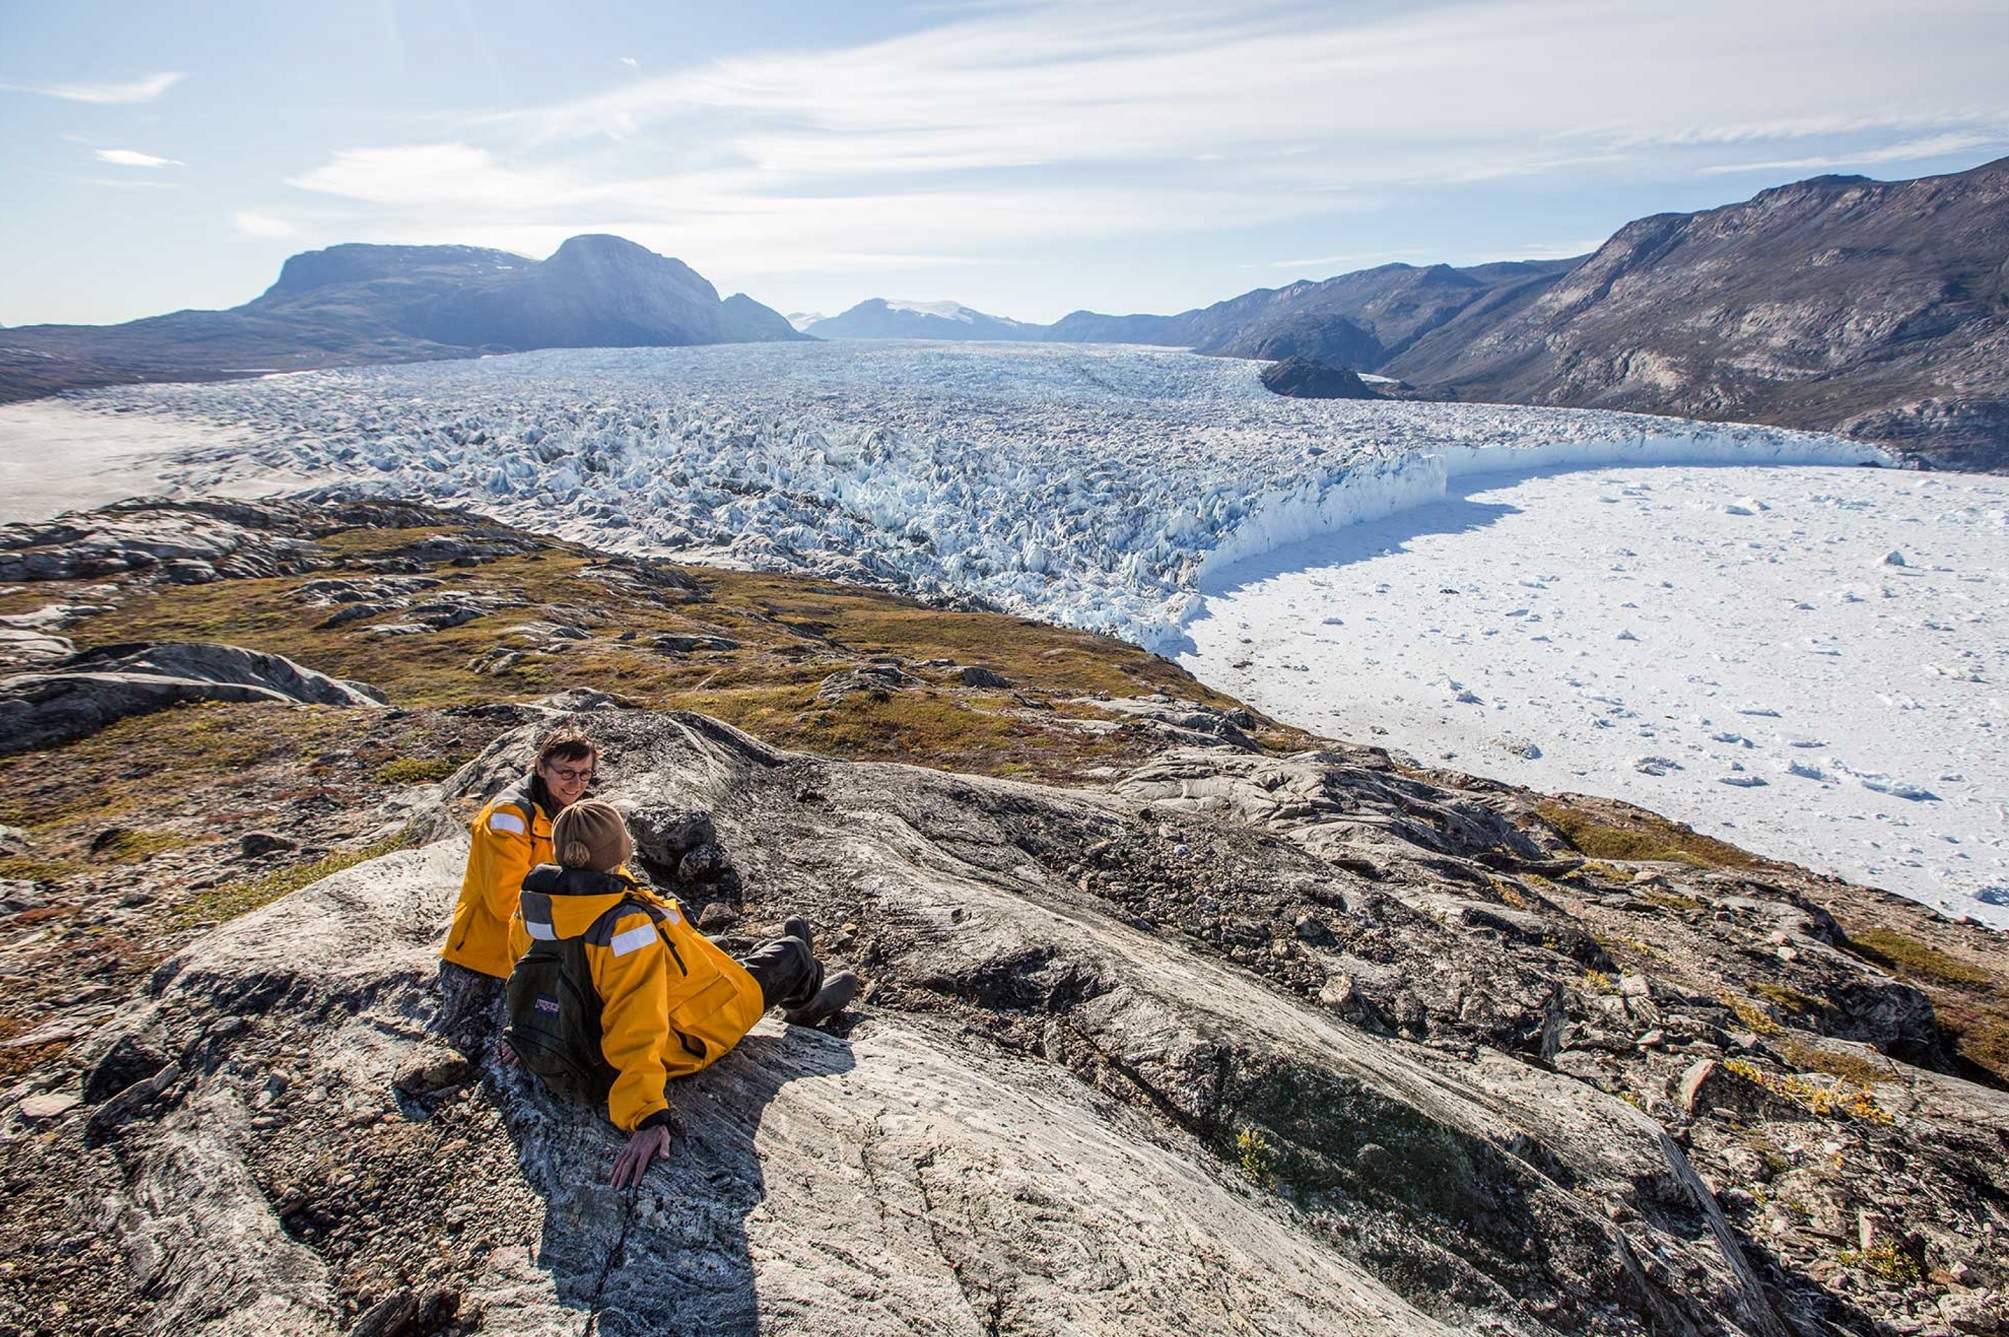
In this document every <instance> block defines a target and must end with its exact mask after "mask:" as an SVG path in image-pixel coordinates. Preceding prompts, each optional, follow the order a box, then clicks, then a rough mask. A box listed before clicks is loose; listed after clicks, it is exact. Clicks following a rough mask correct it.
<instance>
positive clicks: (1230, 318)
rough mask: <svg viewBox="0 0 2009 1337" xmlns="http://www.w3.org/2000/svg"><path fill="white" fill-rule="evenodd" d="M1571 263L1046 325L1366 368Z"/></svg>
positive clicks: (1375, 274) (1308, 290) (1391, 278)
mask: <svg viewBox="0 0 2009 1337" xmlns="http://www.w3.org/2000/svg"><path fill="white" fill-rule="evenodd" d="M1576 263H1577V262H1576V261H1575V260H1529V261H1519V262H1511V263H1504V264H1491V265H1475V266H1473V267H1472V268H1470V269H1453V268H1452V267H1451V266H1449V265H1431V266H1429V267H1428V268H1418V267H1416V266H1414V265H1382V266H1381V267H1379V268H1377V269H1364V270H1360V271H1358V272H1356V273H1352V274H1342V275H1340V276H1339V277H1337V278H1330V279H1326V280H1324V281H1323V282H1319V283H1313V282H1311V281H1309V280H1306V281H1303V282H1298V283H1293V284H1290V285H1288V286H1286V287H1282V288H1258V289H1256V290H1255V291H1254V292H1247V293H1243V294H1242V295H1241V296H1239V297H1234V298H1230V299H1229V300H1227V301H1225V302H1216V303H1215V304H1214V305H1212V306H1209V307H1205V308H1202V309H1200V310H1196V311H1187V312H1183V313H1182V314H1180V315H1176V316H1104V315H1098V314H1096V313H1095V312H1092V311H1076V312H1074V313H1073V314H1071V315H1068V316H1065V317H1063V318H1061V319H1060V320H1059V321H1056V322H1055V323H1054V324H1053V325H1051V326H1049V327H1048V329H1047V334H1046V337H1047V338H1048V339H1052V340H1056V341H1059V342H1063V343H1139V344H1166V345H1171V346H1173V347H1178V348H1191V349H1193V350H1195V351H1197V352H1201V353H1215V354H1219V355H1221V356H1223V357H1250V358H1265V359H1275V360H1282V359H1285V358H1292V357H1298V358H1304V359H1306V360H1308V361H1313V362H1323V363H1325V364H1327V365H1329V366H1335V367H1344V368H1346V369H1348V370H1350V371H1356V372H1358V371H1374V370H1376V369H1378V368H1379V367H1381V366H1382V365H1383V364H1384V363H1387V362H1388V361H1390V360H1391V359H1392V358H1394V357H1395V356H1397V355H1398V354H1400V353H1401V352H1403V351H1404V350H1406V349H1407V348H1408V347H1409V346H1410V345H1411V344H1413V343H1415V342H1416V341H1417V340H1418V339H1420V338H1422V337H1423V336H1424V335H1426V334H1428V333H1430V332H1431V331H1432V330H1435V329H1437V328H1438V327H1439V326H1441V325H1443V324H1445V323H1446V322H1448V321H1450V320H1451V319H1452V318H1453V317H1455V316H1457V315H1459V314H1460V313H1461V312H1464V311H1466V310H1468V309H1471V308H1474V307H1478V308H1480V309H1492V308H1493V307H1496V306H1497V305H1499V304H1500V303H1501V302H1510V301H1512V300H1514V299H1515V297H1516V296H1517V295H1524V294H1525V293H1527V292H1528V291H1531V290H1539V289H1541V288H1543V287H1546V286H1547V285H1548V284H1549V283H1551V282H1553V281H1554V280H1555V278H1556V277H1557V276H1558V275H1560V274H1563V273H1565V272H1567V271H1568V270H1569V269H1570V267H1571V266H1573V265H1575V264H1576Z"/></svg>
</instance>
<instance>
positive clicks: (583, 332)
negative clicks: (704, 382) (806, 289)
mask: <svg viewBox="0 0 2009 1337" xmlns="http://www.w3.org/2000/svg"><path fill="white" fill-rule="evenodd" d="M803 337H804V336H802V335H800V334H798V333H796V331H795V330H794V328H793V327H792V326H790V325H789V323H788V321H787V319H786V318H785V317H783V316H782V315H781V314H780V313H779V312H777V311H774V310H772V309H771V308H769V307H766V306H763V305H761V304H760V303H759V302H756V301H754V300H753V299H752V298H750V297H748V296H746V295H745V294H744V293H735V294H733V295H732V296H731V297H728V298H725V299H723V300H721V299H720V297H719V295H718V290H717V289H716V288H714V287H713V286H712V285H711V283H710V282H709V281H707V280H706V279H705V278H704V276H703V275H701V274H699V273H698V272H697V271H696V270H694V269H692V268H691V267H690V266H689V265H686V264H685V263H683V261H681V260H676V259H673V258H671V257H668V256H661V255H657V254H656V253H655V252H653V251H650V250H648V249H647V248H645V247H642V246H639V245H637V244H636V243H634V242H631V241H627V240H624V239H622V238H620V237H613V236H607V235H604V234H587V235H582V236H577V237H572V238H570V239H568V240H567V241H565V242H564V243H563V244H562V245H560V246H559V248H558V249H557V251H555V252H554V253H553V254H552V255H551V256H550V257H549V258H548V259H545V260H541V261H540V260H533V259H530V258H528V257H525V256H520V255H515V254H513V253H511V252H508V251H499V250H491V249H488V248H484V247H477V246H379V245H373V244H369V243H362V242H349V243H344V244H342V245H338V246H330V247H326V248H324V249H322V250H318V251H305V252H302V253H300V254H298V255H294V256H291V257H289V258H288V259H287V261H286V262H285V264H284V265H283V266H281V268H280V271H279V277H278V278H277V279H276V280H275V281H274V282H273V283H272V285H271V286H270V287H269V288H267V289H266V290H265V291H264V292H263V293H261V294H259V295H258V296H257V297H255V298H253V299H252V300H251V301H249V302H246V303H244V304H243V305H241V306H236V307H231V308H228V309H226V310H222V311H200V310H190V311H176V312H171V313H169V314H167V315H162V316H149V317H146V318H144V319H141V320H135V321H128V322H126V323H124V324H121V325H106V326H97V325H41V326H22V327H16V328H13V329H10V330H8V331H7V334H6V339H5V341H4V344H0V402H5V401H7V400H10V399H29V398H34V397H36V396H38V395H43V394H51V393H55V392H57V391H61V390H70V389H82V388H86V387H89V386H96V385H116V384H122V383H127V382H133V381H171V380H179V381H187V380H215V379H223V378H229V377H233V376H242V375H248V374H256V373H260V372H271V371H299V370H307V369H312V368H319V367H332V366H350V365H357V364H367V363H376V362H420V361H434V360H438V359H444V358H462V357H475V356H479V355H481V354H484V353H499V352H526V351H529V350H530V349H533V348H587V347H631V346H639V347H660V346H679V345H685V344H710V343H742V342H764V341H769V340H792V339H800V338H803Z"/></svg>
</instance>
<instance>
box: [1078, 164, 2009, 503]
mask: <svg viewBox="0 0 2009 1337" xmlns="http://www.w3.org/2000/svg"><path fill="white" fill-rule="evenodd" d="M1046 337H1047V338H1049V339H1059V340H1067V341H1090V342H1092V341H1114V342H1124V343H1151V344H1168V345H1172V346H1175V347H1181V348H1192V349H1196V350H1197V351H1200V352H1204V353H1218V354H1222V355H1224V356H1230V357H1254V358H1269V359H1284V358H1291V357H1298V358H1304V359H1307V360H1310V361H1314V362H1322V363H1325V364H1326V365H1328V366H1334V367H1344V368H1347V369H1350V370H1353V371H1372V372H1382V373H1385V374H1387V375H1390V376H1394V377H1398V378H1400V379H1402V380H1405V381H1410V382H1414V383H1415V384H1416V385H1417V386H1418V387H1419V388H1421V389H1423V390H1424V391H1426V392H1427V393H1429V394H1431V395H1433V396H1437V397H1447V398H1458V399H1469V400H1479V401H1488V402H1497V403H1510V404H1554V405H1563V406H1568V407H1574V408H1625V409H1634V410H1638V411H1641V412H1647V413H1666V414H1675V415H1679V416H1682V417H1695V418H1703V419H1708V420H1712V421H1719V422H1762V423H1772V424H1776V425H1779V426H1785V427H1801V428H1813V429H1818V430H1823V431H1835V432H1840V433H1842V434H1844V435H1848V436H1854V437H1857V438H1859V439H1862V440H1866V441H1874V442H1876V443H1878V444H1880V445H1885V446H1889V447H1892V448H1894V449H1898V450H1906V451H1913V452H1916V453H1917V454H1919V455H1921V456H1923V457H1924V458H1926V459H1929V460H1931V461H1933V462H1935V463H1938V464H1941V465H1945V466H1949V467H1954V468H1973V469H2001V468H2004V467H2009V371H2005V368H2009V159H2003V160H2001V161H1998V162H1993V163H1988V164H1985V165H1983V166H1981V167H1977V168H1974V169H1973V170H1972V171H1967V172H1961V173H1956V174H1954V175H1950V176H1940V177H1928V178H1924V179H1921V180H1916V181H1889V182H1885V181H1871V180H1869V179H1868V178H1866V177H1843V176H1826V177H1816V178H1813V179H1812V180H1808V181H1801V182H1798V183H1795V184H1793V185H1789V186H1781V187H1779V188H1777V189H1775V190H1767V191H1763V192H1761V193H1759V194H1758V195H1757V196H1755V197H1753V198H1752V199H1750V200H1748V201H1746V202H1744V203H1742V204H1733V205H1727V206H1725V207H1723V208H1720V209H1710V210H1705V211H1703V212H1700V213H1694V214H1658V215H1655V216H1653V217H1651V218H1643V219H1640V220H1638V221H1637V222H1633V223H1628V224H1627V225H1626V226H1625V227H1623V228H1621V229H1620V230H1619V231H1618V232H1617V234H1615V235H1614V236H1613V237H1612V238H1611V240H1610V241H1608V242H1606V243H1605V244H1604V245H1603V246H1602V247H1600V248H1599V249H1598V250H1597V251H1596V253H1595V254H1593V255H1591V256H1590V257H1588V258H1581V259H1577V260H1559V261H1534V262H1527V263H1522V264H1497V265H1480V266H1476V267H1474V268H1471V269H1452V268H1450V267H1449V266H1445V265H1436V266H1432V267H1430V268H1428V269H1416V268H1413V267H1411V266H1408V265H1384V266H1382V267H1381V268H1379V269H1370V270H1363V271H1361V272H1359V273H1355V274H1344V275H1341V276H1339V277H1338V278H1333V279H1327V280H1325V281H1324V282H1322V283H1311V282H1302V283H1294V284H1291V285H1290V286H1288V287H1285V288H1278V289H1258V290H1256V291H1255V292H1250V293H1244V294H1243V295H1242V296H1240V297H1236V298H1233V299H1231V300H1229V301H1225V302H1218V303H1216V304H1215V305H1213V306H1210V307H1207V308H1205V309H1203V310H1197V311H1188V312H1185V313H1183V314H1180V315H1176V316H1104V315H1098V314H1096V313H1094V312H1088V311H1077V312H1075V313H1074V314H1072V315H1070V316H1067V317H1066V318H1065V319H1063V320H1061V321H1059V322H1057V323H1056V324H1054V325H1053V326H1051V327H1050V328H1049V330H1048V332H1047V335H1046Z"/></svg>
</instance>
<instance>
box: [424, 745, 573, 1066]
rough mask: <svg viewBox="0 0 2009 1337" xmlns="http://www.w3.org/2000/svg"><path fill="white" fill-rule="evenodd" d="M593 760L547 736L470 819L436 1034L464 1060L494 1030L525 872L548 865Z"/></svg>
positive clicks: (443, 958) (443, 961)
mask: <svg viewBox="0 0 2009 1337" xmlns="http://www.w3.org/2000/svg"><path fill="white" fill-rule="evenodd" d="M599 755H600V754H599V749H598V748H596V747H595V746H594V745H593V742H592V740H590V739H588V738H587V737H585V735H583V734H578V733H573V732H570V731H561V732H557V733H552V734H550V735H548V736H546V738H545V739H544V741H543V743H542V744H540V745H539V747H538V749H537V762H536V764H535V765H534V766H533V767H532V768H531V770H530V773H529V774H528V775H526V776H524V777H523V778H522V779H521V780H519V781H517V782H516V783H515V784H513V785H511V786H510V787H509V788H507V789H505V790H503V791H502V792H501V793H500V794H497V795H496V796H495V797H494V798H493V799H492V800H490V801H489V803H488V806H486V807H484V808H483V809H482V810H481V811H480V812H478V813H476V814H475V818H474V822H473V824H472V831H473V839H472V843H471V844H470V845H469V846H468V851H467V874H466V876H465V877H463V878H462V879H461V884H460V901H459V902H458V903H457V904H456V905H455V906H454V908H453V923H452V925H451V926H450V927H449V928H448V929H447V934H446V944H445V945H444V946H443V947H441V948H440V967H439V982H440V1031H441V1033H442V1034H444V1035H445V1037H446V1039H447V1042H448V1043H449V1044H451V1045H453V1047H454V1048H456V1049H458V1050H460V1052H461V1053H463V1054H465V1055H466V1056H467V1057H469V1058H472V1059H479V1058H480V1057H481V1055H482V1054H483V1053H484V1052H486V1050H487V1048H488V1045H489V1042H490V1041H491V1040H492V1039H493V1038H494V1036H495V1035H496V1033H497V1031H498V1030H499V1028H500V1026H501V1022H502V983H503V981H504V980H506V979H508V978H509V972H510V969H511V967H513V966H514V965H515V964H516V957H515V954H514V953H513V952H511V951H510V947H509V919H510V916H511V915H513V914H515V913H516V906H517V898H518V896H519V895H520V893H521V892H522V890H523V878H524V875H525V874H526V873H528V872H529V871H530V870H531V869H533V868H535V867H537V865H539V864H546V863H552V862H554V860H553V858H552V853H551V823H552V822H553V821H554V820H555V819H556V818H557V816H558V814H559V813H561V812H563V811H564V810H565V809H567V808H569V807H571V806H572V805H573V804H574V803H577V802H578V801H579V800H580V799H581V798H584V797H585V795H586V789H587V787H588V786H589V785H591V784H592V783H593V770H594V767H595V765H597V764H598V761H599Z"/></svg>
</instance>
